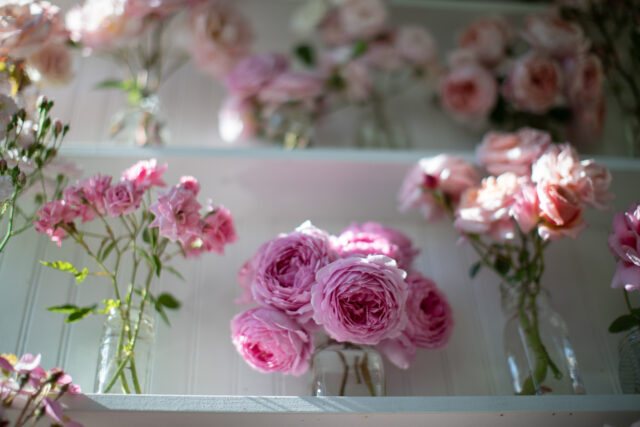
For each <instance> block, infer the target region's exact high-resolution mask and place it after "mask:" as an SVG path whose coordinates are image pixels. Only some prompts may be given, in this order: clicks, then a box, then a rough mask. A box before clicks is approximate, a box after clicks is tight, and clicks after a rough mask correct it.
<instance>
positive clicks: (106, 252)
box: [100, 241, 117, 262]
mask: <svg viewBox="0 0 640 427" xmlns="http://www.w3.org/2000/svg"><path fill="white" fill-rule="evenodd" d="M116 244H117V242H115V241H112V242H111V243H109V244H108V245H107V247H106V248H104V251H103V252H102V255H101V256H100V261H101V262H104V260H105V259H107V257H108V256H109V254H110V253H111V251H112V250H113V248H115V247H116Z"/></svg>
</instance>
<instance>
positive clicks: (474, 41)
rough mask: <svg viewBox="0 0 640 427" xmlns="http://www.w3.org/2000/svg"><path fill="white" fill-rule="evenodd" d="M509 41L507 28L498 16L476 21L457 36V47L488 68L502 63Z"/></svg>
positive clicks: (509, 35) (502, 19)
mask: <svg viewBox="0 0 640 427" xmlns="http://www.w3.org/2000/svg"><path fill="white" fill-rule="evenodd" d="M510 41H511V34H510V31H509V26H508V25H507V23H506V22H505V20H504V18H502V17H498V16H487V17H482V18H479V19H476V20H475V21H473V22H472V23H471V24H469V25H468V26H467V27H466V28H465V29H464V30H463V31H462V33H460V34H459V35H458V46H459V47H460V48H462V49H464V50H466V51H468V52H471V53H472V54H473V55H474V56H475V57H476V58H477V60H478V61H479V62H481V63H482V64H484V65H486V66H489V67H493V66H495V65H497V64H498V63H500V61H502V59H503V58H504V56H505V53H506V51H507V48H508V47H509V43H510Z"/></svg>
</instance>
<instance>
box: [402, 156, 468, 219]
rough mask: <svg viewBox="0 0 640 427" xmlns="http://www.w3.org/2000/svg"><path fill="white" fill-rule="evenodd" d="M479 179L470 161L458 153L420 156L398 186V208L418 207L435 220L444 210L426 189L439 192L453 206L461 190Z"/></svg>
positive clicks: (404, 209)
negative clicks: (421, 157) (429, 156)
mask: <svg viewBox="0 0 640 427" xmlns="http://www.w3.org/2000/svg"><path fill="white" fill-rule="evenodd" d="M479 182H480V177H479V176H478V173H477V172H476V170H475V168H474V167H473V165H471V164H470V163H469V162H467V161H465V160H464V159H463V158H461V157H457V156H451V155H449V154H440V155H438V156H435V157H431V158H423V159H420V161H419V162H418V164H417V165H416V166H414V167H413V168H412V169H411V170H410V171H409V173H408V174H407V176H406V177H405V179H404V181H403V183H402V185H401V187H400V191H399V192H398V204H399V209H400V211H403V212H404V211H407V210H409V209H413V208H420V209H421V210H422V214H423V215H424V217H425V219H426V220H428V221H433V220H437V219H439V218H440V217H442V215H443V214H444V210H443V207H442V205H441V204H440V203H439V202H438V201H437V200H436V199H434V197H433V195H432V194H431V192H430V191H429V190H436V191H440V192H442V193H443V194H445V195H446V196H447V197H448V199H449V200H450V202H451V203H452V204H453V205H454V207H455V205H456V204H457V203H458V201H459V200H460V196H461V195H462V193H463V192H464V191H465V190H466V189H468V188H470V187H473V186H475V185H477V184H478V183H479Z"/></svg>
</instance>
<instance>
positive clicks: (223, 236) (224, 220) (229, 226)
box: [202, 206, 238, 254]
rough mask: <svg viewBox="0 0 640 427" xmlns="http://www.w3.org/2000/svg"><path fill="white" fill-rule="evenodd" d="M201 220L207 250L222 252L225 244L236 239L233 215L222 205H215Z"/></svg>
mask: <svg viewBox="0 0 640 427" xmlns="http://www.w3.org/2000/svg"><path fill="white" fill-rule="evenodd" d="M203 222H204V226H203V229H202V232H203V241H204V247H205V248H206V249H207V250H209V251H214V252H217V253H219V254H223V253H224V247H225V246H226V245H228V244H229V243H233V242H235V241H236V240H238V235H237V234H236V227H235V225H234V222H233V216H232V215H231V212H230V211H229V209H227V208H225V207H224V206H216V207H215V209H213V211H212V213H211V214H209V215H207V216H206V217H205V218H204V220H203Z"/></svg>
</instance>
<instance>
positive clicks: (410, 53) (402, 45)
mask: <svg viewBox="0 0 640 427" xmlns="http://www.w3.org/2000/svg"><path fill="white" fill-rule="evenodd" d="M394 44H395V47H396V48H397V49H398V52H400V55H402V57H404V58H405V59H406V60H407V61H409V62H410V63H411V64H413V65H416V66H425V65H428V64H431V63H433V62H435V61H437V60H438V51H437V45H436V42H435V40H434V39H433V37H432V36H431V34H429V33H428V32H427V30H425V29H424V28H423V27H421V26H417V25H406V26H402V27H400V28H398V30H397V31H396V32H395V35H394Z"/></svg>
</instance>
